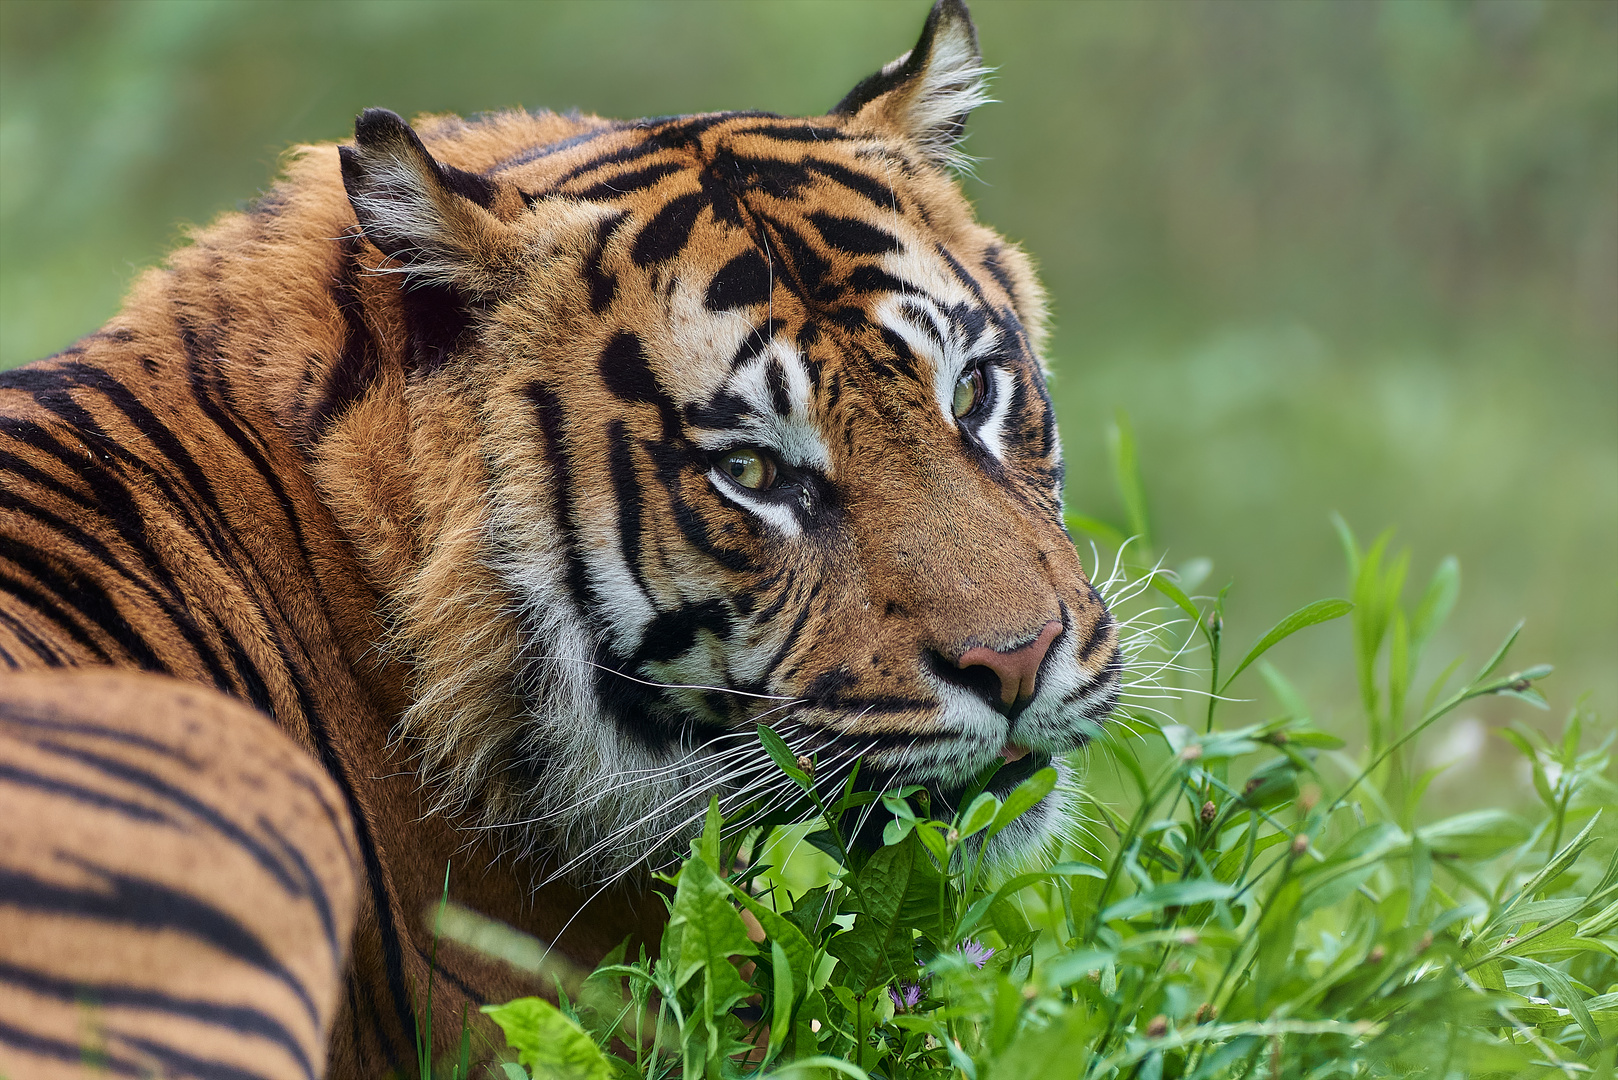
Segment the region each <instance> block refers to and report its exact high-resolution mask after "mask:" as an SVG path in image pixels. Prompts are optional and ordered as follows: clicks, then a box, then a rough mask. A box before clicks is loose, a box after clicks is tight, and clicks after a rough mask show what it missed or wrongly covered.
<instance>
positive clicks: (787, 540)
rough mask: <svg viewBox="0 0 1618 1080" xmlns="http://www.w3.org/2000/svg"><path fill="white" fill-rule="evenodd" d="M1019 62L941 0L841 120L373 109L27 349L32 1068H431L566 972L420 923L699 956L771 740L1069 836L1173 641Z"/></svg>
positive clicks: (25, 960) (17, 1001)
mask: <svg viewBox="0 0 1618 1080" xmlns="http://www.w3.org/2000/svg"><path fill="white" fill-rule="evenodd" d="M987 75H988V70H987V69H986V68H985V66H984V63H983V60H982V57H981V53H980V51H979V48H978V41H977V33H976V30H975V28H974V26H973V23H972V20H971V17H970V14H969V13H968V11H967V9H966V7H965V5H964V4H963V3H962V2H961V0H937V2H936V3H935V4H934V5H933V6H932V8H931V10H930V12H929V13H928V15H927V17H926V20H925V23H924V25H923V28H922V32H921V36H920V38H919V39H918V41H917V43H916V44H915V46H914V47H913V48H911V49H910V50H908V51H907V52H905V53H904V54H903V55H901V56H900V57H899V58H898V59H896V60H894V61H893V62H891V63H889V64H887V65H886V66H884V67H883V68H882V69H881V70H879V71H877V72H876V73H874V74H872V75H870V76H869V77H867V78H865V79H864V80H862V81H861V82H859V83H858V84H857V85H856V86H855V87H854V88H853V89H852V90H851V91H849V92H848V93H847V94H846V95H845V96H844V97H843V98H842V99H841V100H840V101H839V102H838V103H837V104H836V105H835V106H834V107H833V108H832V109H831V111H830V112H829V113H827V114H826V115H823V116H814V117H807V118H790V117H782V116H778V115H774V114H770V113H764V112H727V113H713V114H702V115H687V116H671V117H659V118H653V119H645V120H636V121H628V122H623V121H613V120H606V119H601V118H599V117H595V116H590V115H581V114H576V113H575V114H569V115H561V114H557V113H554V112H544V111H539V112H527V111H521V110H515V111H506V112H497V113H492V114H486V115H483V116H481V117H478V118H475V119H471V120H467V119H461V118H459V117H455V116H449V115H434V116H425V117H421V118H418V119H417V120H415V121H414V122H413V123H407V122H406V121H405V120H403V119H402V118H401V117H399V116H398V115H396V114H394V113H392V112H389V111H386V110H383V109H368V110H366V111H365V112H363V113H362V114H360V116H359V117H358V119H357V121H356V123H355V128H354V137H353V139H352V140H351V141H347V142H344V143H342V144H341V145H338V144H321V145H310V146H302V147H299V148H296V149H295V150H294V151H292V152H291V153H290V154H289V156H288V158H287V160H286V162H285V165H284V171H283V174H282V176H281V178H280V179H279V180H278V181H277V182H276V183H275V184H274V185H273V186H272V187H271V188H270V189H269V190H268V191H267V193H265V194H264V195H262V196H261V197H260V198H259V199H258V200H257V201H256V202H254V203H251V204H250V205H249V206H248V207H247V208H246V209H245V210H244V211H242V212H237V213H229V214H226V215H224V216H223V217H221V218H219V219H218V220H216V221H215V222H214V223H212V224H211V225H208V226H206V227H204V228H201V229H198V230H196V231H195V232H194V233H193V234H192V236H191V238H190V242H189V243H188V244H187V245H185V246H182V247H180V248H179V249H177V250H175V251H174V252H172V253H171V254H170V255H169V256H168V258H167V260H166V261H165V263H164V264H163V265H162V266H160V267H158V268H155V269H151V270H148V271H146V272H144V273H143V274H142V275H141V276H140V277H138V279H137V281H136V283H135V284H134V285H133V287H132V289H131V292H130V294H129V295H128V297H127V298H126V300H125V302H124V304H123V307H122V308H121V310H120V312H119V314H117V315H116V316H115V317H114V318H113V319H112V320H111V321H110V322H109V323H107V324H106V326H105V327H103V328H102V329H101V330H100V331H98V332H96V333H93V334H91V335H89V336H88V337H86V338H84V339H82V340H80V341H79V342H77V343H76V344H74V345H73V346H72V347H70V348H68V349H66V350H65V351H63V352H61V353H59V354H57V355H55V356H53V357H50V358H48V359H46V360H42V361H39V362H36V363H34V364H31V365H27V366H24V367H21V368H18V369H15V370H13V371H10V372H7V373H4V374H0V469H3V470H4V481H3V483H0V672H5V674H4V676H3V678H0V736H3V737H4V739H5V746H6V752H5V756H4V761H3V767H0V792H3V795H0V797H3V799H4V804H3V808H0V874H3V878H4V880H5V882H6V885H5V886H4V888H3V889H0V1072H4V1073H5V1075H7V1076H11V1077H34V1076H41V1077H49V1076H57V1075H64V1076H66V1075H78V1074H79V1070H80V1069H81V1068H82V1067H86V1063H89V1064H91V1065H93V1066H94V1068H96V1069H99V1070H101V1071H102V1072H104V1073H105V1074H107V1075H117V1076H126V1075H127V1076H145V1075H156V1076H174V1077H180V1076H198V1077H201V1076H231V1077H237V1076H240V1077H266V1078H268V1077H276V1078H280V1077H304V1078H309V1077H318V1076H322V1075H328V1074H329V1075H332V1076H339V1077H377V1076H385V1075H399V1076H405V1075H413V1074H414V1069H415V1062H416V1060H417V1059H416V1056H415V1054H416V1040H417V1039H418V1037H420V1036H423V1035H424V1033H425V1031H426V1020H427V1019H429V1018H430V1019H431V1022H432V1023H431V1032H432V1037H433V1039H434V1040H435V1042H434V1045H433V1052H435V1053H443V1052H447V1051H448V1050H449V1049H450V1048H451V1046H452V1040H455V1039H456V1038H457V1036H458V1034H459V1032H460V1031H461V1030H462V1023H463V1022H465V1023H468V1024H472V1025H473V1026H476V1025H477V1024H478V1023H483V1022H486V1021H483V1020H481V1019H480V1018H479V1016H478V1006H479V1005H481V1004H483V1003H485V1002H491V1001H500V1000H506V999H507V998H510V997H514V996H518V995H521V994H525V993H532V992H533V987H532V986H531V985H530V984H528V983H526V982H525V981H524V978H525V977H524V976H523V975H521V973H519V972H516V971H514V970H512V969H510V968H508V967H506V966H505V965H503V964H501V963H499V962H498V961H495V960H490V959H488V958H485V957H482V956H481V955H477V954H474V953H472V952H470V951H467V950H462V949H458V948H456V947H454V946H453V945H451V944H449V943H448V942H442V943H440V942H437V941H436V939H435V937H434V935H433V931H432V926H431V921H430V920H429V919H425V918H423V912H424V911H427V910H430V909H431V908H432V907H433V905H434V904H435V903H438V902H440V901H441V900H442V899H443V898H444V897H446V896H447V897H448V898H449V899H451V900H453V901H455V902H457V903H459V904H463V905H465V906H467V907H469V908H472V909H475V910H477V911H479V912H482V913H485V914H487V915H490V916H492V917H494V918H498V919H502V920H504V921H506V922H508V923H510V924H512V925H514V926H516V927H519V928H521V929H522V930H524V931H526V932H528V933H531V934H533V935H535V936H537V937H539V938H540V939H542V940H544V941H546V942H548V943H550V945H551V947H552V948H553V949H554V950H555V951H556V953H557V954H558V955H559V956H561V957H564V958H565V959H567V960H569V961H571V962H573V963H576V964H579V965H582V966H584V967H586V968H588V967H590V966H591V965H593V964H595V963H597V962H598V961H599V960H600V959H601V958H602V957H603V956H605V955H607V954H608V953H609V951H611V950H613V949H614V948H615V947H617V946H619V945H620V944H622V943H623V942H625V941H626V940H627V941H631V942H642V943H650V945H652V946H654V947H655V943H656V940H657V935H658V933H659V930H660V927H661V926H662V923H663V919H664V917H665V911H666V908H665V903H664V900H663V898H662V896H661V895H660V894H659V893H658V891H657V889H656V887H655V882H654V881H653V879H652V877H651V875H650V874H649V873H648V870H649V869H652V868H655V867H657V866H661V865H666V864H667V862H668V861H669V860H670V859H672V858H674V857H675V856H677V855H678V854H679V851H680V848H681V845H682V844H684V843H685V842H686V841H687V840H688V839H690V838H691V837H692V836H693V835H695V833H696V831H697V829H698V828H699V826H700V822H701V820H702V817H703V815H704V813H705V812H706V811H707V808H708V807H709V805H710V802H711V800H715V799H717V800H718V803H719V805H720V807H721V808H722V809H723V810H725V811H726V812H727V813H729V812H733V811H737V812H739V811H741V810H744V809H746V808H748V807H753V808H755V813H766V812H773V811H779V810H781V809H782V808H783V807H785V806H786V804H787V803H788V802H789V801H791V799H792V798H793V792H794V791H795V790H796V789H795V788H792V787H791V786H790V781H788V780H787V778H786V777H785V776H784V775H783V774H782V772H781V770H779V769H778V768H777V767H776V766H775V764H774V763H773V762H772V761H771V759H770V758H769V756H768V755H767V754H766V752H765V749H764V747H763V746H762V745H761V741H760V736H759V728H760V727H761V726H762V727H767V728H769V729H771V730H773V731H774V732H775V734H776V735H777V736H779V738H780V739H781V740H782V742H783V743H784V744H785V745H786V746H787V747H788V749H789V751H790V752H791V753H792V754H794V755H797V756H798V757H799V758H800V760H802V761H804V762H805V763H806V764H807V765H809V766H811V767H812V768H813V775H814V783H815V784H817V785H821V786H822V790H829V789H830V787H831V786H832V785H836V784H838V783H841V782H843V780H844V779H846V778H847V777H848V776H849V775H850V773H851V771H852V770H853V769H854V768H855V766H856V763H859V768H860V769H861V770H862V772H861V776H862V777H863V778H864V779H865V781H866V782H867V783H876V784H919V785H923V786H925V787H927V788H928V789H929V790H930V791H931V792H932V793H933V795H934V797H935V799H936V800H937V802H938V803H939V804H940V805H943V806H946V807H947V806H951V805H954V804H955V801H958V800H959V799H960V797H961V793H962V791H963V790H964V789H965V788H966V786H967V785H968V783H969V782H970V781H971V780H972V778H973V777H976V776H979V775H981V774H982V773H984V772H985V771H986V770H987V768H988V767H989V766H991V765H993V764H994V763H995V762H997V761H998V762H1000V763H1001V767H1000V769H999V771H998V772H996V773H995V774H994V777H993V780H992V781H991V789H992V790H994V791H996V792H997V793H999V794H1002V795H1003V794H1005V793H1006V792H1007V791H1009V789H1010V788H1011V786H1013V785H1015V784H1017V783H1019V782H1021V780H1023V779H1024V778H1026V777H1028V776H1030V775H1032V774H1033V773H1034V772H1035V771H1036V770H1038V769H1041V768H1044V767H1046V766H1048V765H1054V766H1055V767H1056V768H1057V769H1058V770H1059V771H1061V772H1062V774H1063V776H1064V778H1065V782H1064V783H1062V784H1060V785H1058V787H1057V788H1056V789H1055V791H1053V793H1052V794H1051V795H1049V796H1047V797H1046V798H1045V799H1044V800H1043V801H1042V802H1041V803H1040V804H1038V805H1037V806H1035V807H1034V808H1033V809H1031V810H1030V811H1029V812H1028V813H1027V814H1026V815H1024V817H1023V818H1022V819H1021V820H1020V821H1019V823H1018V825H1017V827H1016V828H1014V829H1008V830H1006V831H1005V832H1004V833H1002V834H1001V835H1000V836H997V837H996V838H995V840H994V842H993V845H994V846H993V850H992V851H990V852H989V855H990V856H991V857H992V858H993V859H997V860H1000V861H1002V862H1004V861H1006V860H1012V859H1015V858H1017V857H1019V855H1020V854H1022V853H1025V852H1027V851H1029V850H1032V849H1034V848H1037V847H1038V846H1039V845H1041V844H1043V843H1045V842H1047V841H1048V840H1049V839H1050V838H1051V837H1053V836H1055V835H1057V834H1058V833H1059V832H1060V831H1061V830H1062V829H1063V828H1065V827H1066V825H1065V822H1067V820H1068V817H1067V815H1068V813H1069V802H1070V801H1071V799H1072V797H1073V796H1072V787H1073V785H1072V783H1071V782H1066V778H1067V776H1068V770H1069V768H1070V767H1069V766H1068V765H1066V764H1064V757H1063V755H1065V754H1068V753H1069V752H1070V751H1074V750H1076V749H1078V748H1080V747H1082V746H1084V745H1085V744H1086V742H1087V741H1088V740H1089V739H1090V738H1092V737H1093V736H1094V734H1095V733H1096V732H1097V731H1098V730H1100V729H1101V728H1102V726H1103V725H1104V724H1106V722H1107V721H1108V718H1109V716H1110V715H1111V713H1112V711H1113V710H1114V708H1115V707H1116V704H1117V701H1118V697H1119V693H1120V685H1121V680H1122V674H1123V671H1124V669H1125V661H1124V656H1123V652H1122V651H1121V649H1120V644H1119V633H1118V629H1117V625H1116V620H1115V618H1114V616H1113V615H1112V613H1111V612H1110V611H1109V608H1108V605H1107V603H1106V602H1105V601H1104V599H1103V598H1102V596H1101V594H1100V593H1099V592H1098V591H1097V589H1096V587H1095V586H1094V585H1093V584H1092V582H1091V580H1090V579H1089V577H1087V576H1086V573H1085V571H1084V568H1083V566H1082V565H1081V563H1080V560H1079V557H1078V554H1077V553H1076V551H1075V548H1074V544H1073V542H1072V540H1071V538H1070V536H1069V535H1068V533H1067V532H1066V530H1065V528H1064V524H1063V517H1062V489H1063V477H1064V473H1063V463H1062V455H1061V446H1060V442H1059V439H1058V434H1057V428H1056V418H1055V413H1054V410H1053V407H1052V402H1051V398H1050V394H1049V392H1048V388H1047V372H1046V368H1045V364H1044V361H1043V359H1042V355H1043V353H1042V350H1043V346H1044V341H1045V338H1046V334H1047V315H1046V301H1045V297H1044V294H1043V292H1042V290H1041V287H1040V285H1039V283H1038V280H1037V278H1036V275H1035V273H1034V269H1033V266H1032V263H1031V260H1030V258H1029V257H1028V256H1027V255H1026V254H1025V253H1024V252H1023V251H1022V250H1021V249H1020V248H1019V247H1017V246H1016V245H1015V244H1013V243H1011V242H1010V241H1008V240H1006V239H1004V238H1002V237H1000V236H999V235H997V234H996V233H995V232H993V231H991V230H990V229H989V228H987V227H986V226H984V225H982V224H979V223H978V222H977V221H976V220H975V218H974V215H973V211H972V208H971V206H970V204H969V203H968V201H967V199H966V197H965V195H964V194H963V193H962V191H961V189H960V186H959V183H958V176H959V174H960V171H961V169H962V168H963V167H964V166H965V165H966V164H967V162H968V159H967V158H966V157H965V154H964V151H963V149H962V146H961V142H962V139H963V137H964V134H965V125H966V122H967V119H968V116H969V114H970V113H971V112H972V111H973V109H974V108H975V107H976V106H978V105H980V104H982V103H983V102H984V101H985V100H986V79H987ZM744 820H745V819H744ZM429 988H430V991H431V993H430V1001H431V1011H430V1012H427V1011H426V1002H427V999H428V996H429V995H428V990H429Z"/></svg>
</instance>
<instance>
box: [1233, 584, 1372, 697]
mask: <svg viewBox="0 0 1618 1080" xmlns="http://www.w3.org/2000/svg"><path fill="white" fill-rule="evenodd" d="M1353 610H1354V605H1353V604H1351V603H1349V602H1348V601H1347V600H1316V601H1315V602H1314V603H1312V604H1305V605H1304V606H1303V607H1301V608H1299V609H1298V610H1297V611H1294V612H1293V613H1292V614H1291V615H1288V616H1287V617H1286V618H1284V619H1282V620H1281V621H1280V622H1278V623H1276V624H1275V626H1274V627H1273V628H1271V630H1270V632H1269V633H1267V634H1265V635H1264V636H1263V637H1262V638H1260V639H1259V642H1258V644H1257V645H1254V646H1253V648H1252V649H1251V650H1250V651H1249V652H1248V654H1247V656H1246V657H1245V658H1243V660H1242V662H1241V663H1240V664H1237V665H1236V670H1235V671H1232V672H1231V673H1230V676H1229V677H1228V678H1226V679H1225V682H1224V685H1223V686H1221V687H1220V691H1221V692H1223V691H1224V690H1225V688H1226V687H1228V686H1230V684H1231V683H1232V682H1233V681H1234V680H1235V678H1236V676H1238V675H1240V674H1241V673H1242V672H1244V671H1246V670H1247V665H1249V664H1251V663H1252V662H1253V661H1254V660H1257V659H1258V658H1259V657H1261V656H1263V655H1264V654H1265V653H1266V652H1268V651H1269V650H1270V648H1271V646H1273V645H1275V644H1276V643H1277V642H1279V641H1281V640H1283V639H1284V638H1288V637H1291V636H1292V635H1293V634H1296V633H1297V632H1298V631H1299V630H1302V629H1303V628H1304V627H1307V626H1314V625H1315V624H1316V623H1323V622H1327V621H1328V620H1331V619H1337V618H1341V617H1342V616H1344V615H1347V614H1348V613H1349V612H1350V611H1353Z"/></svg>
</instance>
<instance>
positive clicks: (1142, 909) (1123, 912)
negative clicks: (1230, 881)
mask: <svg viewBox="0 0 1618 1080" xmlns="http://www.w3.org/2000/svg"><path fill="white" fill-rule="evenodd" d="M1235 895H1236V888H1235V886H1233V885H1227V884H1225V883H1224V882H1222V881H1206V880H1203V881H1169V882H1165V883H1164V884H1162V885H1156V886H1153V887H1152V888H1150V889H1147V890H1146V891H1145V892H1140V893H1136V894H1135V895H1134V896H1127V897H1125V898H1124V899H1122V900H1120V901H1118V902H1117V903H1115V904H1112V905H1110V906H1109V907H1108V908H1107V910H1106V911H1103V912H1102V913H1101V921H1102V922H1104V923H1105V922H1112V921H1113V920H1114V919H1131V918H1134V917H1135V916H1136V915H1142V914H1145V913H1146V912H1148V911H1157V910H1159V909H1160V908H1166V907H1189V906H1190V905H1192V904H1204V903H1207V902H1208V901H1210V900H1228V899H1229V898H1230V897H1232V896H1235Z"/></svg>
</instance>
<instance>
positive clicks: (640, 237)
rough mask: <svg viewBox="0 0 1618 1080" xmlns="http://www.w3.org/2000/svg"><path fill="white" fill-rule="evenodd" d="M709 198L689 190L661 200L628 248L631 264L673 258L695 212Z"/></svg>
mask: <svg viewBox="0 0 1618 1080" xmlns="http://www.w3.org/2000/svg"><path fill="white" fill-rule="evenodd" d="M710 201H711V200H710V199H709V197H708V195H707V193H706V192H702V191H692V192H688V193H687V194H685V195H678V196H675V197H674V198H672V199H670V200H669V201H668V202H666V203H664V204H663V207H662V209H660V210H658V212H657V213H656V214H654V215H652V219H651V220H650V221H648V222H647V223H646V224H645V225H643V226H642V227H641V230H640V232H639V233H638V234H637V235H636V237H635V244H634V246H633V247H632V248H630V251H629V255H630V258H632V259H634V260H635V265H636V266H638V267H641V268H642V269H645V268H647V267H649V266H655V265H656V264H658V263H660V262H665V261H667V260H669V259H672V258H674V256H676V255H678V254H679V253H680V252H681V251H683V250H685V245H686V244H687V242H689V241H690V239H691V230H692V229H694V228H695V227H696V224H697V215H698V214H700V213H702V210H703V208H704V207H706V206H707V205H708V204H709V202H710Z"/></svg>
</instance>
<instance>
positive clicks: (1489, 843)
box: [1417, 809, 1529, 859]
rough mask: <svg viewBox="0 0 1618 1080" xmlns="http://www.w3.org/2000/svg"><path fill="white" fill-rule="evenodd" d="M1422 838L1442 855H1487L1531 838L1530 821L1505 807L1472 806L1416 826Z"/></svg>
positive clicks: (1487, 856)
mask: <svg viewBox="0 0 1618 1080" xmlns="http://www.w3.org/2000/svg"><path fill="white" fill-rule="evenodd" d="M1417 833H1418V835H1419V836H1420V837H1421V839H1422V841H1423V842H1424V843H1425V844H1426V845H1427V846H1428V847H1430V848H1432V849H1433V850H1434V851H1436V852H1438V853H1439V854H1441V855H1459V856H1461V857H1462V858H1466V859H1488V858H1492V857H1494V856H1495V855H1498V854H1500V852H1502V851H1504V850H1506V849H1507V848H1509V847H1515V846H1516V845H1518V844H1520V843H1522V842H1523V841H1524V840H1526V839H1528V833H1529V828H1528V823H1527V822H1525V821H1524V820H1523V819H1522V818H1520V817H1518V816H1517V815H1515V814H1511V813H1507V812H1506V811H1504V810H1495V809H1489V810H1473V811H1470V812H1468V813H1465V814H1456V815H1455V816H1454V817H1448V818H1445V819H1443V820H1442V821H1435V822H1433V823H1432V824H1431V825H1424V826H1422V827H1421V828H1420V829H1418V830H1417Z"/></svg>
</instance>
